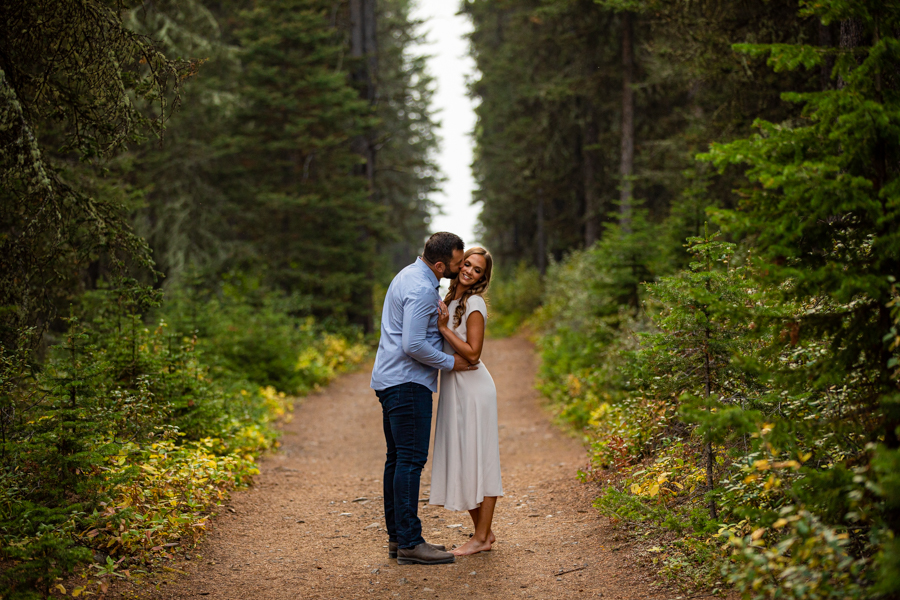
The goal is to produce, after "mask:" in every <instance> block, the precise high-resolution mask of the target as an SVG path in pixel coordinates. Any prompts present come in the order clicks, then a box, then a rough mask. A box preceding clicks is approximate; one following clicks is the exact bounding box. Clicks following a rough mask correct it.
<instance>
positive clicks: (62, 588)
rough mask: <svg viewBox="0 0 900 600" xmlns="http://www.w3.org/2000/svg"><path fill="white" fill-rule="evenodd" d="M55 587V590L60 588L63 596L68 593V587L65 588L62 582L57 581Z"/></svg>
mask: <svg viewBox="0 0 900 600" xmlns="http://www.w3.org/2000/svg"><path fill="white" fill-rule="evenodd" d="M53 589H54V590H59V593H60V594H62V595H63V596H65V595H66V588H64V587H63V585H62V584H61V583H57V584H56V585H54V586H53Z"/></svg>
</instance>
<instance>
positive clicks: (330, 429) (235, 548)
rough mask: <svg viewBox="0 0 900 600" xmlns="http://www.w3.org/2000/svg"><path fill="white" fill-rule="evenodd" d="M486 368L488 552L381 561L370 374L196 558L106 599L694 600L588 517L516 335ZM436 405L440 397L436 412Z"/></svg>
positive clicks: (290, 433)
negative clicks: (489, 387)
mask: <svg viewBox="0 0 900 600" xmlns="http://www.w3.org/2000/svg"><path fill="white" fill-rule="evenodd" d="M483 360H484V363H485V364H486V365H487V368H488V369H489V370H490V372H491V374H492V376H493V378H494V381H495V383H496V385H497V390H498V413H499V422H500V452H501V465H502V470H503V484H504V492H505V497H503V498H501V499H500V500H499V501H498V503H497V511H496V514H495V519H494V530H495V533H496V535H497V538H498V541H497V543H496V544H495V546H494V549H493V550H492V551H491V552H485V553H481V554H477V555H474V556H469V557H461V558H460V559H458V560H457V562H456V563H455V564H452V565H440V566H430V567H425V566H414V565H397V563H396V561H395V560H390V559H388V557H387V534H386V532H385V531H384V527H383V513H382V508H383V505H382V496H381V481H380V480H381V473H382V469H383V461H384V439H383V435H382V432H381V409H380V406H379V404H378V402H377V399H376V398H375V395H374V393H373V392H372V390H370V389H369V387H368V382H369V375H370V368H371V366H370V365H369V366H367V367H363V368H361V369H360V370H359V371H356V372H354V373H349V374H346V375H343V376H341V377H340V378H338V379H337V380H336V381H335V382H333V383H332V384H331V385H329V386H328V387H327V388H325V389H323V390H321V391H320V392H318V393H315V394H312V395H310V396H308V397H307V398H304V399H303V400H302V401H300V402H298V405H297V407H296V409H295V413H294V418H293V420H292V421H291V422H290V423H288V424H286V425H285V429H284V436H283V438H282V446H281V449H280V451H279V452H277V453H275V454H273V455H270V456H267V457H265V458H264V459H263V460H262V461H261V463H260V475H259V476H258V477H257V480H256V484H255V485H254V486H253V487H252V488H251V489H249V490H246V491H241V492H236V493H234V494H233V496H232V498H231V500H230V501H229V503H228V504H227V505H226V506H225V507H223V509H222V510H221V511H220V513H219V514H218V515H217V516H216V517H215V518H214V519H212V526H211V529H210V532H209V534H208V535H207V536H206V537H205V539H204V540H203V541H201V543H200V544H199V545H198V547H197V548H196V549H195V550H194V551H192V552H191V553H190V557H191V558H190V560H180V561H177V562H173V564H171V565H169V566H167V567H166V570H165V571H164V572H162V573H160V574H158V575H155V576H153V577H152V578H147V579H146V580H144V581H142V582H138V581H129V582H120V583H119V584H118V585H116V586H114V587H113V588H112V589H111V590H110V592H109V594H107V596H108V597H111V598H147V599H150V598H153V599H160V600H163V599H165V600H180V599H185V598H197V597H203V598H210V599H220V598H221V599H223V600H224V599H235V600H237V599H240V600H279V599H282V598H284V599H287V598H290V599H292V600H294V599H298V598H322V599H324V598H328V599H332V598H387V599H391V600H392V599H394V598H400V599H407V598H408V599H415V600H420V599H425V598H441V599H443V598H448V599H466V600H470V599H472V598H489V597H490V598H498V599H505V598H540V599H555V598H604V599H623V600H626V599H627V600H637V599H654V600H655V599H659V600H662V599H675V598H679V597H682V598H685V597H688V596H690V594H686V593H685V592H683V591H679V589H678V588H677V586H675V585H671V584H669V583H667V582H665V581H662V580H661V579H660V578H659V577H658V576H657V575H655V574H654V572H653V570H652V569H650V568H648V567H647V566H646V562H647V561H649V560H651V557H648V556H647V554H646V552H644V550H643V549H642V548H641V547H640V546H639V545H636V544H634V543H632V542H629V541H627V536H625V535H623V532H621V531H618V530H616V529H615V528H614V527H613V526H612V525H611V524H610V522H609V520H608V519H606V518H604V517H601V516H599V515H598V513H597V511H596V509H594V508H593V507H592V502H593V499H594V498H595V497H596V496H597V495H598V494H599V491H600V490H599V488H598V487H597V486H596V484H584V483H579V482H578V480H577V479H576V477H575V475H576V472H577V469H578V467H579V466H582V465H583V464H584V463H585V462H586V458H587V457H586V453H585V449H584V447H583V445H582V444H581V442H580V441H579V440H577V439H575V437H574V436H572V435H570V434H569V433H568V432H565V431H563V430H561V429H560V428H558V427H556V426H555V425H553V424H552V422H551V418H550V416H549V414H548V412H547V411H546V410H545V409H544V408H542V399H541V397H540V395H539V393H538V392H537V391H536V390H535V389H534V378H535V374H536V369H537V357H536V355H535V352H534V349H533V347H532V345H531V344H530V343H529V342H528V341H527V340H525V339H524V338H522V337H513V338H504V339H489V340H487V341H486V344H485V351H484V354H483ZM436 402H437V394H436V395H435V403H436ZM429 481H430V460H429V465H427V466H426V469H425V472H424V473H423V477H422V483H423V486H422V489H421V492H420V497H421V498H422V504H420V506H421V509H420V517H421V518H422V522H423V533H424V535H425V537H426V539H428V540H429V541H430V542H433V543H442V544H445V545H447V546H448V547H449V546H453V545H460V544H461V543H463V542H464V541H465V540H466V539H468V537H469V535H471V532H472V528H471V521H470V519H469V517H468V515H467V514H465V513H456V512H449V511H445V510H444V509H442V508H439V507H433V506H429V505H428V504H427V500H425V499H426V498H427V495H428V482H429Z"/></svg>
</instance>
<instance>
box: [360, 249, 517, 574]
mask: <svg viewBox="0 0 900 600" xmlns="http://www.w3.org/2000/svg"><path fill="white" fill-rule="evenodd" d="M463 250H464V246H463V242H462V240H461V239H460V238H459V237H458V236H456V235H454V234H452V233H447V232H440V233H436V234H434V235H432V236H431V237H430V238H429V239H428V242H426V244H425V251H424V252H423V253H422V256H421V257H419V258H417V259H416V262H415V263H413V264H411V265H409V266H408V267H406V268H405V269H403V270H402V271H400V273H398V274H397V276H396V277H394V280H393V281H392V282H391V285H390V287H389V288H388V291H387V295H386V296H385V299H384V311H383V312H382V316H381V341H380V342H379V344H378V353H377V355H376V357H375V367H374V369H373V370H372V383H371V386H372V388H373V389H374V390H375V393H376V395H377V396H378V400H379V402H381V408H382V415H383V424H384V437H385V441H386V442H387V459H386V461H385V465H384V517H385V522H386V524H387V531H388V543H389V551H388V552H389V556H390V557H391V558H396V559H397V562H398V563H399V564H425V565H434V564H444V563H452V562H454V561H455V560H456V556H462V555H467V554H475V553H476V552H482V551H485V550H490V549H491V544H492V543H493V542H494V541H495V539H494V534H493V532H492V531H491V521H492V519H493V516H494V506H495V504H496V502H497V497H498V496H502V495H503V486H502V484H501V480H500V445H499V439H498V432H497V390H496V388H495V387H494V381H493V379H491V374H490V373H489V372H488V370H487V369H486V368H485V367H484V365H483V364H482V363H481V361H480V358H481V350H482V347H483V344H484V329H485V323H486V320H487V305H486V303H485V300H484V296H483V294H484V292H485V290H487V287H488V283H489V282H490V279H491V267H492V259H491V255H490V253H489V252H488V251H487V250H485V249H484V248H478V247H475V248H470V249H469V250H468V251H467V252H464V251H463ZM441 278H446V279H449V280H450V281H451V283H450V291H449V292H448V293H447V296H446V297H445V298H444V300H443V301H442V300H441V298H440V295H439V294H438V286H439V284H440V280H441ZM438 370H440V371H442V373H441V393H440V397H439V399H438V410H437V413H438V414H437V424H436V426H435V439H434V460H433V467H432V475H431V495H430V496H431V497H430V500H429V502H430V503H431V504H436V505H439V506H443V507H444V508H446V509H448V510H454V511H462V510H467V511H469V514H470V515H471V517H472V521H473V523H474V526H475V534H474V535H473V536H472V538H471V539H470V540H469V541H468V542H466V543H465V544H463V545H462V546H460V547H459V548H456V549H454V550H453V551H452V552H447V551H446V549H445V548H444V546H438V545H433V544H429V543H428V542H426V541H425V539H424V538H423V537H422V523H421V521H420V520H419V516H418V506H419V504H418V502H419V479H420V477H421V474H422V468H423V467H424V466H425V462H426V460H427V459H428V445H429V438H430V436H431V412H432V394H433V393H434V392H435V391H437V379H438Z"/></svg>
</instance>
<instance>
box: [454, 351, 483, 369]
mask: <svg viewBox="0 0 900 600" xmlns="http://www.w3.org/2000/svg"><path fill="white" fill-rule="evenodd" d="M476 369H478V366H477V365H473V364H472V363H470V362H469V361H467V360H466V359H465V358H463V357H462V356H460V355H459V354H454V355H453V370H454V371H475V370H476Z"/></svg>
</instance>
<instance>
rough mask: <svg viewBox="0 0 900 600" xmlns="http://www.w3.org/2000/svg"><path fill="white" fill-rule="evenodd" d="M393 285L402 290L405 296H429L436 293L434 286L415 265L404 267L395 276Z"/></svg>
mask: <svg viewBox="0 0 900 600" xmlns="http://www.w3.org/2000/svg"><path fill="white" fill-rule="evenodd" d="M393 285H397V286H398V291H399V290H402V291H403V293H404V294H406V295H409V294H415V295H419V294H427V293H432V292H434V286H432V285H431V283H430V282H429V281H428V278H427V277H425V276H424V274H423V273H422V270H421V269H419V268H418V267H417V266H416V264H415V263H413V264H411V265H409V266H407V267H404V268H403V269H402V270H401V271H400V272H399V273H397V275H396V276H394V281H393Z"/></svg>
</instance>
